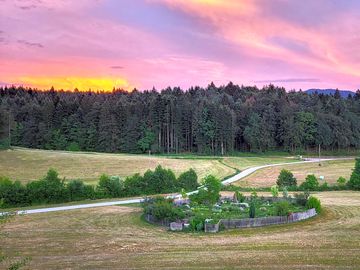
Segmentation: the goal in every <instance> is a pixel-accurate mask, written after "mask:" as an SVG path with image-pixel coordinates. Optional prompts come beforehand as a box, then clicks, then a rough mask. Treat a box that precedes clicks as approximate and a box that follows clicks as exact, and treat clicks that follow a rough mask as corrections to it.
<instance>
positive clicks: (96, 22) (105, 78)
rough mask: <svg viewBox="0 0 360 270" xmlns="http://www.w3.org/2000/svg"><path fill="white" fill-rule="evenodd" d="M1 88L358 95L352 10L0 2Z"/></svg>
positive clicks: (205, 0)
mask: <svg viewBox="0 0 360 270" xmlns="http://www.w3.org/2000/svg"><path fill="white" fill-rule="evenodd" d="M0 61H1V65H0V85H11V84H16V85H24V86H31V87H37V88H40V89H49V88H50V87H51V86H54V87H55V88H57V89H61V88H62V89H74V88H79V89H80V90H88V89H89V88H91V89H93V90H96V89H104V90H111V89H112V88H113V87H117V88H123V89H126V90H130V89H133V88H134V87H136V88H138V89H140V90H144V89H151V88H152V87H155V88H157V89H161V88H164V87H167V86H180V87H183V88H187V87H189V86H191V85H200V86H207V85H208V84H209V83H210V82H211V81H213V82H214V83H215V84H216V85H221V84H226V83H228V82H229V81H233V82H234V83H237V84H244V85H257V86H259V87H262V86H263V85H266V84H269V83H273V84H275V85H279V86H284V87H286V88H287V89H300V88H301V89H308V88H340V89H349V90H353V91H354V90H356V89H358V88H360V1H358V0H332V1H330V0H316V1H315V0H302V1H295V0H294V1H291V0H289V1H286V0H271V1H270V0H242V1H240V0H238V1H236V0H228V1H226V0H223V1H220V0H0Z"/></svg>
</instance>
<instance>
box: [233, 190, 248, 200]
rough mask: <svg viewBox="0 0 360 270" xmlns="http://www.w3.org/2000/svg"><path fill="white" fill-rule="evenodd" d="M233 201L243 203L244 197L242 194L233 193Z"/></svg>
mask: <svg viewBox="0 0 360 270" xmlns="http://www.w3.org/2000/svg"><path fill="white" fill-rule="evenodd" d="M234 199H235V200H236V201H238V202H241V203H242V202H244V201H245V199H246V197H245V196H244V194H242V193H240V192H239V191H237V190H236V191H235V193H234Z"/></svg>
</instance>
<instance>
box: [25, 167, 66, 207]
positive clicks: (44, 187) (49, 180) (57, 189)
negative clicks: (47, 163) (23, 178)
mask: <svg viewBox="0 0 360 270" xmlns="http://www.w3.org/2000/svg"><path fill="white" fill-rule="evenodd" d="M26 189H27V194H28V197H29V201H30V202H31V203H33V204H34V203H60V202H66V201H68V200H69V194H68V191H67V189H66V187H65V182H64V180H61V179H60V178H59V176H58V173H57V171H56V170H54V169H49V171H48V172H47V174H46V176H45V177H44V178H43V179H41V180H39V181H33V182H29V183H27V184H26Z"/></svg>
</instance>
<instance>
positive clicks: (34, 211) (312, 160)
mask: <svg viewBox="0 0 360 270" xmlns="http://www.w3.org/2000/svg"><path fill="white" fill-rule="evenodd" d="M350 159H353V158H323V159H318V158H309V159H305V161H299V162H291V163H290V162H287V163H277V164H268V165H262V166H256V167H251V168H248V169H245V170H243V171H242V172H240V173H238V174H236V175H234V176H232V177H230V178H228V179H226V180H224V181H223V182H222V183H223V185H229V184H231V183H233V182H236V181H239V180H241V179H243V178H245V177H246V176H249V175H250V174H252V173H254V172H255V171H257V170H260V169H263V168H268V167H275V166H283V165H294V164H302V163H316V162H319V161H331V160H350ZM197 192H198V191H197V190H194V191H192V192H189V193H187V194H188V195H191V194H194V193H197ZM169 197H171V198H179V197H181V195H179V194H177V195H170V196H169ZM141 201H142V199H128V200H126V199H125V200H119V201H109V202H99V203H88V204H78V205H69V206H59V207H49V208H38V209H30V210H19V211H16V212H15V214H17V215H25V214H27V215H29V214H38V213H48V212H57V211H66V210H73V209H84V208H94V207H103V206H113V205H124V204H133V203H140V202H141ZM4 214H6V212H3V213H0V216H2V215H4Z"/></svg>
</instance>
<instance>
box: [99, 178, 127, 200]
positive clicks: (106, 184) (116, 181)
mask: <svg viewBox="0 0 360 270" xmlns="http://www.w3.org/2000/svg"><path fill="white" fill-rule="evenodd" d="M96 191H97V193H98V195H99V196H100V197H102V198H103V197H105V198H116V197H121V196H122V195H123V193H124V184H123V181H121V180H120V178H119V177H118V176H108V175H106V174H103V175H101V176H100V180H99V184H98V186H97V187H96Z"/></svg>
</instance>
